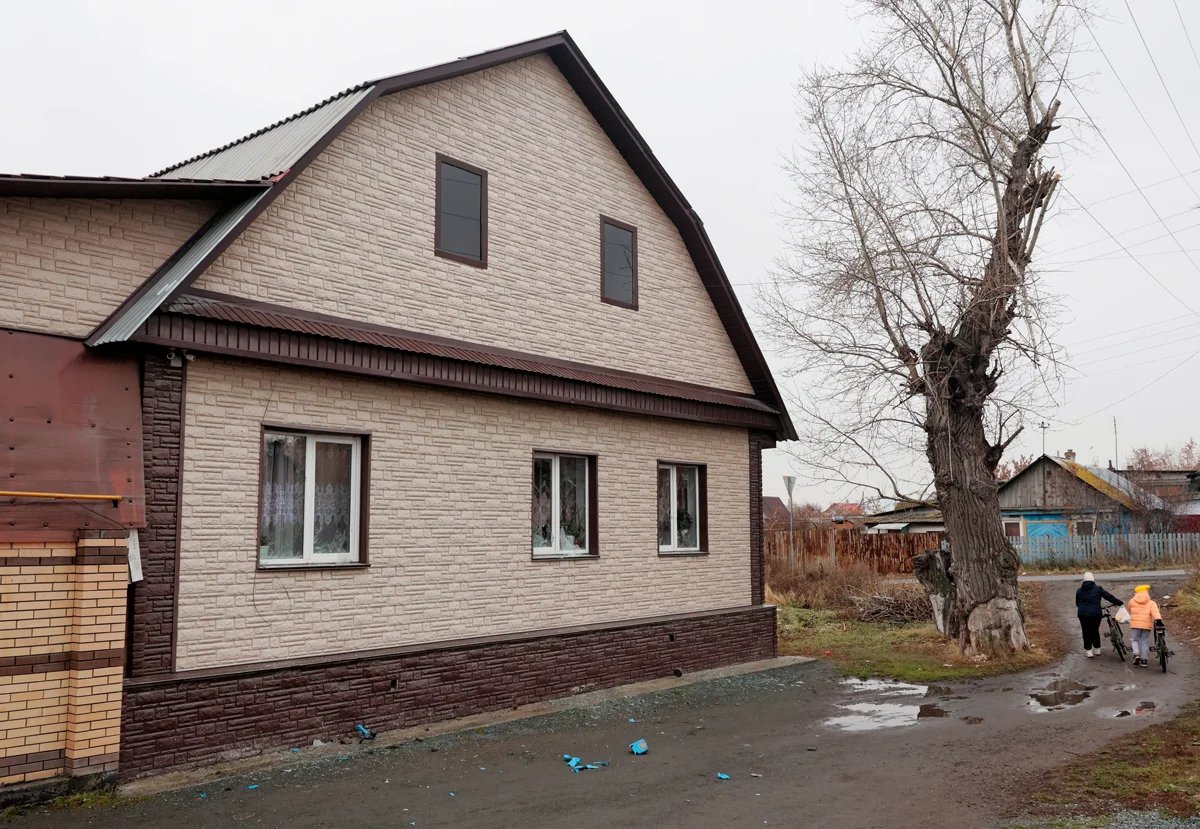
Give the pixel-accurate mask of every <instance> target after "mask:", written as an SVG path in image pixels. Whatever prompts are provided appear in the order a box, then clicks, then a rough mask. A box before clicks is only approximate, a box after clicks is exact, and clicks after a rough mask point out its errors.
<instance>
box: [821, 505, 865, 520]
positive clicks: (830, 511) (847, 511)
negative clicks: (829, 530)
mask: <svg viewBox="0 0 1200 829" xmlns="http://www.w3.org/2000/svg"><path fill="white" fill-rule="evenodd" d="M864 512H865V510H864V509H863V505H862V504H855V503H853V502H849V501H847V502H842V503H837V504H830V505H829V506H828V507H826V508H825V511H824V512H823V513H822V514H823V515H824V516H825V517H826V518H827V519H828V520H829V521H830V522H832V523H834V524H845V525H851V524H856V523H859V519H860V518H862V517H863V514H864Z"/></svg>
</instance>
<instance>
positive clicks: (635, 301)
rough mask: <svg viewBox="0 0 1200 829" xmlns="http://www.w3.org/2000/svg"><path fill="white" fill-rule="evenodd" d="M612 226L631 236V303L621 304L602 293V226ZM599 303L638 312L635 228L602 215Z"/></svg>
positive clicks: (603, 262) (619, 301) (636, 240)
mask: <svg viewBox="0 0 1200 829" xmlns="http://www.w3.org/2000/svg"><path fill="white" fill-rule="evenodd" d="M605 225H612V226H613V227H616V228H620V229H621V230H628V231H629V232H630V233H631V234H633V301H632V302H622V301H621V300H619V299H613V298H611V297H609V296H606V295H605V293H604V270H605V269H604V266H605V253H604V251H605V247H606V246H605V244H604V226H605ZM600 301H601V302H603V303H605V304H607V305H615V306H616V307H618V308H627V309H629V310H631V311H636V310H638V235H637V228H636V227H635V226H633V225H631V224H628V223H626V222H622V221H620V220H618V219H613V218H611V217H609V216H605V215H603V214H601V215H600Z"/></svg>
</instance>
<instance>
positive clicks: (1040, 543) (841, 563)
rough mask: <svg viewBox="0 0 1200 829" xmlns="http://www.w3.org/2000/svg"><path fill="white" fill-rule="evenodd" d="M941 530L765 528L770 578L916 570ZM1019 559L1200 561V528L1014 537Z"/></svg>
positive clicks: (1081, 563) (1060, 562) (1065, 564)
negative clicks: (857, 567)
mask: <svg viewBox="0 0 1200 829" xmlns="http://www.w3.org/2000/svg"><path fill="white" fill-rule="evenodd" d="M942 538H943V534H942V533H884V534H878V535H876V534H867V533H862V532H859V531H857V530H852V529H834V528H832V527H813V526H805V527H803V528H801V527H797V528H796V531H795V533H794V534H789V532H788V531H787V530H767V531H765V532H764V533H763V558H764V559H765V564H766V573H767V584H783V583H787V581H789V580H791V579H795V578H799V577H801V576H803V574H804V573H806V572H808V571H810V570H815V569H817V568H818V567H824V568H825V569H826V570H829V569H832V568H841V567H850V566H853V565H854V564H866V565H867V566H868V567H870V568H871V569H873V570H874V571H875V572H877V573H880V574H882V575H893V574H899V575H906V576H907V575H912V558H913V556H915V555H918V554H920V553H923V552H925V551H926V550H931V549H934V548H936V547H937V546H938V545H939V544H941V542H942ZM1009 541H1011V542H1013V547H1014V548H1016V551H1017V554H1018V555H1019V556H1020V557H1021V561H1022V562H1024V563H1026V564H1037V565H1040V566H1043V567H1062V568H1071V567H1078V568H1081V569H1086V568H1088V567H1090V566H1092V565H1093V564H1094V565H1096V566H1103V565H1104V564H1112V563H1118V562H1119V563H1125V564H1134V565H1142V566H1146V567H1189V566H1200V533H1140V534H1134V533H1130V534H1124V535H1076V536H1064V537H1060V538H1056V537H1035V538H1028V537H1026V538H1010V539H1009Z"/></svg>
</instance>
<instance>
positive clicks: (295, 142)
mask: <svg viewBox="0 0 1200 829" xmlns="http://www.w3.org/2000/svg"><path fill="white" fill-rule="evenodd" d="M543 53H544V54H546V55H548V56H549V57H550V59H551V60H553V61H554V63H555V65H556V66H557V67H558V69H559V71H560V72H562V74H563V76H564V77H565V78H566V79H567V81H568V82H569V83H570V84H571V86H572V87H573V88H574V90H575V92H576V94H577V95H579V97H580V99H581V100H582V101H583V103H584V104H585V105H586V106H587V108H588V110H589V111H590V112H591V113H592V116H593V117H594V118H595V119H596V121H597V123H599V124H600V126H601V127H602V128H603V129H604V131H605V132H606V134H607V135H608V137H609V140H611V141H612V142H613V145H614V146H615V147H616V148H617V150H618V151H619V152H620V153H621V155H622V156H623V157H624V159H625V161H626V163H628V164H629V166H630V167H631V168H632V169H633V171H634V172H635V173H636V174H637V175H638V177H639V178H640V179H641V181H642V184H643V186H645V187H646V189H647V190H648V191H649V192H650V194H651V195H652V196H653V197H654V199H655V200H656V201H657V202H658V204H659V206H660V207H661V208H662V210H663V211H664V212H665V213H666V215H667V216H668V217H669V218H670V220H671V221H672V223H673V224H674V225H675V227H676V229H677V230H678V231H679V234H680V236H681V237H682V239H683V242H684V244H685V246H686V247H687V249H688V253H689V254H690V255H691V258H692V260H693V262H694V263H695V265H696V270H697V272H698V273H699V275H700V279H701V280H702V282H703V284H704V286H705V288H706V289H707V291H708V294H709V297H710V299H711V300H712V303H713V306H714V307H715V308H716V311H717V315H718V316H719V318H720V320H721V322H722V324H723V326H724V328H725V330H726V332H727V334H728V336H729V338H730V341H731V342H732V344H733V347H734V349H735V351H736V352H737V355H738V357H739V360H740V362H741V364H742V368H743V370H744V371H745V372H746V376H747V378H748V379H749V381H750V384H751V386H752V387H753V389H754V392H755V394H756V396H757V397H758V398H759V399H760V400H762V401H764V402H766V403H768V404H769V405H771V406H772V407H773V408H774V409H776V411H778V419H779V428H778V430H777V436H778V437H779V438H782V439H795V437H796V432H795V428H794V427H793V425H792V422H791V419H790V418H789V417H788V414H787V410H786V407H785V405H784V403H783V398H782V396H781V395H780V393H779V389H778V387H777V386H776V384H775V380H774V378H773V377H772V376H771V371H770V369H769V367H768V366H767V362H766V359H765V358H764V357H763V354H762V351H761V350H760V349H759V347H758V343H757V341H756V340H755V338H754V334H753V332H752V331H751V329H750V324H749V322H748V321H747V320H746V316H745V314H744V313H743V311H742V308H741V305H740V303H739V302H738V300H737V296H736V295H735V293H734V291H733V287H732V285H730V283H729V279H728V277H727V276H726V274H725V270H724V268H723V267H722V266H721V262H720V260H719V259H718V258H717V254H716V251H715V250H714V249H713V245H712V242H711V240H710V239H709V238H708V234H707V233H706V232H705V230H704V224H703V222H701V220H700V217H699V216H698V215H697V214H696V212H695V210H693V209H692V206H691V205H690V204H689V203H688V201H687V199H686V198H685V197H684V195H683V193H682V192H681V191H680V190H679V188H678V186H676V184H675V182H674V181H672V180H671V177H670V176H669V175H667V172H666V170H665V169H663V167H662V165H661V164H660V163H659V161H658V159H657V158H655V156H654V153H653V152H652V151H651V150H650V148H649V146H648V145H647V144H646V141H645V139H644V138H642V136H641V134H640V133H638V131H637V129H636V128H635V127H634V126H633V124H632V122H630V120H629V118H628V117H627V116H626V115H625V113H624V111H623V110H622V109H621V107H620V105H619V104H617V102H616V100H615V99H614V98H613V97H612V94H611V93H610V92H609V91H608V89H607V87H605V85H604V83H603V82H602V81H601V80H600V78H599V76H598V75H597V74H596V72H595V70H594V69H593V68H592V66H591V64H590V63H588V61H587V59H586V58H585V57H584V56H583V54H582V53H581V52H580V51H579V47H578V46H576V44H575V42H574V41H573V40H572V39H571V37H570V35H568V34H567V33H566V32H559V33H558V34H554V35H550V36H548V37H543V38H539V39H536V40H531V41H527V42H525V43H519V44H516V45H513V46H507V47H504V48H502V49H496V50H493V51H490V52H483V53H481V54H478V55H474V56H472V57H467V58H462V59H460V60H457V61H452V62H450V63H446V64H442V65H439V66H434V67H430V68H427V69H420V70H417V71H415V72H408V73H405V74H402V75H394V76H392V77H390V78H382V79H380V80H377V81H371V82H368V83H365V84H361V85H359V86H356V87H353V88H352V89H349V90H347V91H346V92H343V93H341V94H340V95H336V96H334V97H332V98H328V99H326V100H325V101H323V102H321V103H319V104H317V105H315V106H313V107H310V108H309V109H306V110H304V111H302V112H299V113H297V114H296V115H293V116H291V117H290V118H286V119H284V120H282V121H279V122H277V123H275V124H273V125H272V126H270V127H267V128H264V129H262V130H259V131H257V132H255V133H251V134H250V135H248V136H245V137H244V138H241V139H239V140H237V141H235V142H233V143H231V144H226V145H225V146H223V147H218V148H216V149H214V150H211V151H209V152H207V153H203V154H201V155H198V156H194V157H193V158H190V159H188V160H187V161H183V162H180V163H179V164H176V165H173V166H171V167H168V168H166V169H164V170H161V171H160V172H159V173H157V174H156V175H155V180H162V181H171V180H176V179H178V178H180V177H186V178H191V177H198V176H209V177H235V178H243V179H260V180H263V181H268V182H270V183H271V185H272V186H270V187H269V188H268V189H267V190H265V191H264V192H263V193H261V194H256V195H254V196H252V197H248V198H246V199H245V200H244V201H242V202H240V203H239V204H237V205H235V206H234V207H232V208H230V209H229V210H227V211H225V212H223V213H220V214H218V215H217V216H216V217H214V218H213V219H212V220H211V221H210V222H209V223H208V225H206V226H205V228H203V229H202V230H201V231H200V232H199V233H197V234H196V235H195V236H193V237H192V239H191V240H190V241H189V242H188V244H187V245H185V247H184V249H183V250H181V251H180V252H178V253H177V254H176V255H175V256H173V257H172V258H171V259H170V260H168V261H167V262H166V263H164V264H163V265H162V267H160V268H159V269H158V270H157V271H155V273H154V274H152V275H151V276H150V278H149V279H148V280H147V281H146V283H145V284H143V285H142V286H141V287H139V288H138V290H137V291H135V292H134V293H133V294H132V295H130V296H129V297H128V298H127V299H126V300H125V302H123V303H122V304H121V306H120V307H119V308H118V309H117V310H116V311H115V312H113V314H112V315H111V316H110V317H109V318H108V319H107V320H105V321H104V322H103V323H101V325H100V326H98V327H97V328H96V330H94V331H93V332H92V334H91V335H90V336H89V338H88V340H87V342H88V345H92V346H96V345H102V344H105V343H114V342H124V341H126V340H128V339H129V338H130V337H132V336H133V334H134V333H135V332H136V331H137V330H138V329H139V328H140V327H141V326H142V325H143V324H144V323H145V322H146V321H147V320H148V319H149V318H150V316H151V315H152V314H153V313H154V312H155V311H157V310H159V309H160V308H163V307H164V306H166V305H167V304H168V303H170V302H171V301H173V300H175V299H176V298H178V297H179V296H180V295H181V294H182V293H183V292H184V291H185V290H187V288H188V286H189V285H191V283H192V282H193V281H195V279H196V278H197V277H198V276H199V275H200V274H201V273H203V272H204V270H205V269H206V268H207V267H208V266H209V265H210V264H211V263H212V262H213V261H215V260H216V258H217V257H218V256H220V254H221V253H222V252H223V251H224V250H225V249H226V248H227V247H228V246H229V245H230V244H231V243H232V242H233V240H234V239H236V238H237V237H238V236H239V235H240V234H241V233H242V231H244V230H245V229H246V228H247V227H249V225H250V224H251V223H252V222H253V221H254V220H255V218H257V216H258V215H259V214H260V213H261V212H262V211H263V210H264V209H266V207H267V206H268V205H269V204H270V203H271V202H272V201H273V200H274V199H275V198H277V197H278V195H279V194H280V193H281V192H282V191H283V190H284V189H285V188H286V187H287V186H288V185H289V184H291V182H292V181H295V180H296V178H297V177H298V176H299V174H300V172H301V171H303V170H304V168H305V167H307V166H308V164H309V163H311V162H312V161H313V159H315V158H316V157H317V156H318V155H319V154H320V153H321V151H322V150H324V149H325V147H326V146H328V145H329V143H330V142H331V141H333V139H334V138H336V137H337V136H338V135H339V134H340V133H341V132H342V131H343V130H344V129H345V128H346V127H347V126H349V125H350V124H351V123H352V122H353V121H354V119H355V118H356V117H357V116H358V115H359V114H360V113H361V112H362V111H363V110H364V109H366V107H367V106H368V105H369V104H370V103H371V102H373V101H374V100H376V99H377V98H379V97H380V96H382V95H389V94H392V93H396V92H400V91H403V90H406V89H411V88H413V87H417V86H422V85H424V84H429V83H434V82H437V81H443V80H447V79H450V78H454V77H458V76H460V75H465V74H468V73H471V72H477V71H480V70H482V69H487V68H490V67H493V66H497V65H500V64H503V63H508V62H510V61H515V60H520V59H523V58H528V57H532V56H534V55H538V54H543Z"/></svg>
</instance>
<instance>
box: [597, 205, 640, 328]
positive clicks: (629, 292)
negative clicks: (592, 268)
mask: <svg viewBox="0 0 1200 829" xmlns="http://www.w3.org/2000/svg"><path fill="white" fill-rule="evenodd" d="M600 299H601V300H603V301H604V302H607V303H609V304H610V305H620V306H621V307H623V308H633V309H634V310H637V228H636V227H633V226H632V225H627V224H624V223H622V222H618V221H616V220H614V219H606V218H604V217H603V216H601V217H600Z"/></svg>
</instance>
